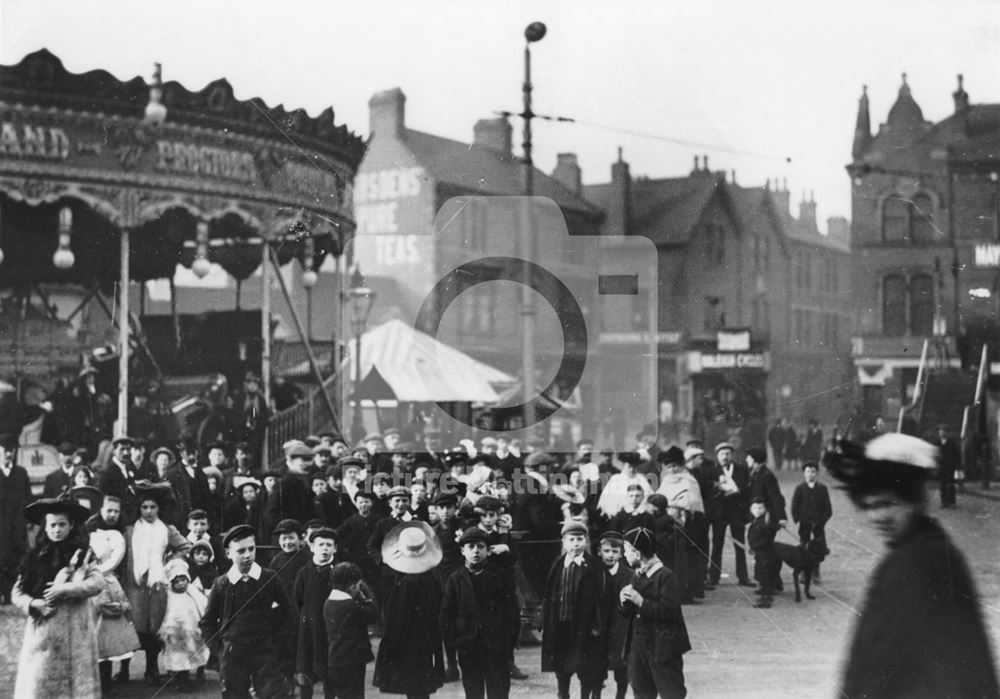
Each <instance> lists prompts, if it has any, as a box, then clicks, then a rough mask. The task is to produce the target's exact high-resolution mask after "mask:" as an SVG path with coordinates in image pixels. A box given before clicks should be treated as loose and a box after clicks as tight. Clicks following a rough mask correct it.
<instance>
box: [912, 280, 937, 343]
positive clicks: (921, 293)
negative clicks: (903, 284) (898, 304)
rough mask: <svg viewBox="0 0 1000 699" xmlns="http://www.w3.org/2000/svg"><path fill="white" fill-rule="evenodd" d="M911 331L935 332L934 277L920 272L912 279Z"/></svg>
mask: <svg viewBox="0 0 1000 699" xmlns="http://www.w3.org/2000/svg"><path fill="white" fill-rule="evenodd" d="M910 332H912V333H913V334H914V335H931V334H933V333H934V278H933V277H931V275H929V274H918V275H916V276H914V277H913V278H912V279H910Z"/></svg>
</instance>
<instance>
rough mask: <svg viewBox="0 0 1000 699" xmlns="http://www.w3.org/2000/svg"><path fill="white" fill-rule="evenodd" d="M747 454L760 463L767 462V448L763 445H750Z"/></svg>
mask: <svg viewBox="0 0 1000 699" xmlns="http://www.w3.org/2000/svg"><path fill="white" fill-rule="evenodd" d="M747 456H749V457H750V458H751V459H753V460H754V461H755V462H757V463H758V464H766V463H767V449H764V448H763V447H750V448H749V449H747Z"/></svg>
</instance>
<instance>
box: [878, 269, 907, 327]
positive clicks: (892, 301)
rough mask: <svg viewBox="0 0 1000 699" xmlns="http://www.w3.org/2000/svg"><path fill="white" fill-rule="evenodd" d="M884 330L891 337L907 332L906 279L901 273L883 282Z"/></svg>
mask: <svg viewBox="0 0 1000 699" xmlns="http://www.w3.org/2000/svg"><path fill="white" fill-rule="evenodd" d="M882 332H883V333H884V334H885V335H889V336H891V337H899V336H902V335H905V334H906V280H905V279H904V278H903V277H902V276H899V275H892V276H888V277H886V278H885V279H884V280H883V282H882Z"/></svg>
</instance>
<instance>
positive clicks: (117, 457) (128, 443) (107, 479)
mask: <svg viewBox="0 0 1000 699" xmlns="http://www.w3.org/2000/svg"><path fill="white" fill-rule="evenodd" d="M111 448H112V450H113V451H112V455H111V461H110V462H109V463H108V465H107V467H106V468H105V469H104V470H103V471H101V475H100V476H99V477H98V479H97V489H98V490H100V491H101V492H102V493H103V494H104V495H117V496H118V497H119V498H120V499H121V503H122V519H123V521H125V522H128V523H131V522H134V521H135V520H136V519H138V517H139V503H138V501H137V499H136V494H135V469H134V468H133V467H132V440H131V439H130V438H128V437H117V438H116V439H115V440H114V441H113V442H112V443H111Z"/></svg>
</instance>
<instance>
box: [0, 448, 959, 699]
mask: <svg viewBox="0 0 1000 699" xmlns="http://www.w3.org/2000/svg"><path fill="white" fill-rule="evenodd" d="M421 439H422V444H420V445H419V446H418V445H416V444H414V443H413V442H409V441H403V440H401V438H400V435H399V433H398V432H396V431H395V430H390V431H387V432H386V433H385V434H369V435H367V436H366V437H365V438H364V439H363V440H362V442H361V443H360V444H358V445H356V446H355V447H354V448H352V447H350V446H349V445H348V443H347V442H346V441H345V440H344V439H343V438H342V437H341V436H339V435H336V434H332V433H330V434H321V435H315V436H309V437H307V438H305V439H303V440H301V441H300V440H293V441H290V442H288V443H286V444H285V445H284V463H283V464H282V466H281V467H280V468H278V469H264V468H262V466H261V465H260V464H258V463H257V462H256V461H255V451H254V449H253V447H252V446H251V445H250V444H247V443H239V444H236V445H233V446H232V448H230V445H228V444H225V443H217V444H212V445H210V446H209V447H208V448H207V449H204V450H200V449H199V448H198V445H197V444H195V443H194V442H192V441H190V440H181V441H180V442H179V443H177V444H176V445H175V447H174V448H167V447H160V448H157V449H155V450H153V451H152V452H151V453H149V454H147V445H146V444H145V443H143V442H142V441H141V440H137V439H130V438H127V437H120V438H117V439H115V440H114V441H113V449H112V455H111V459H110V461H109V462H108V463H107V464H106V465H105V466H104V467H103V468H102V469H99V470H98V471H97V472H96V473H94V474H92V476H91V478H90V480H88V481H87V482H83V479H78V478H77V476H78V474H79V473H81V471H80V469H81V468H84V467H85V465H83V464H80V463H78V461H79V458H80V455H79V454H78V452H77V450H76V449H75V448H73V445H69V444H66V445H63V447H61V448H60V453H61V454H62V457H63V463H62V464H61V466H60V468H59V469H58V470H57V471H55V472H53V473H52V474H51V475H50V476H49V478H47V479H46V483H45V491H44V493H43V496H42V497H41V498H38V499H33V498H32V496H31V492H30V487H29V484H28V481H27V475H26V473H23V469H20V468H19V467H16V466H13V465H12V453H13V450H14V449H15V448H16V442H15V441H14V440H12V439H9V438H4V439H2V440H0V465H2V469H0V495H2V498H0V516H2V520H0V526H2V527H3V528H4V530H3V531H2V532H0V541H2V542H3V549H2V550H0V554H2V556H0V572H2V574H3V578H2V580H0V583H2V586H0V594H2V595H3V597H2V598H0V602H6V603H13V604H15V605H16V606H17V607H18V608H20V609H22V610H23V611H24V612H25V614H27V615H28V624H27V627H26V632H25V641H24V645H23V649H22V656H21V659H20V663H19V666H18V677H17V688H16V690H15V693H16V694H17V695H18V696H22V695H23V696H49V695H66V696H69V695H72V696H77V697H84V696H100V695H102V694H103V695H105V696H106V695H108V694H111V693H112V692H113V691H114V690H115V688H116V686H120V685H123V684H125V683H128V682H130V681H131V680H132V668H131V666H130V665H131V659H132V657H133V655H134V653H135V652H137V651H139V650H141V651H143V652H144V658H145V669H144V672H143V675H144V679H145V680H146V681H147V682H148V683H149V684H151V685H154V686H163V685H164V684H165V683H167V682H170V683H172V684H174V685H176V686H177V687H179V688H180V689H182V690H190V689H193V688H194V687H197V686H198V685H200V684H201V683H203V682H205V681H206V670H212V671H216V672H218V676H219V679H220V682H221V688H222V693H223V696H237V697H248V696H250V688H251V687H252V688H253V691H254V695H255V696H257V697H277V696H290V695H291V694H292V693H293V692H295V691H297V692H298V694H299V696H302V697H307V698H308V697H312V696H313V693H314V691H315V688H316V687H317V686H320V685H322V691H323V692H324V695H325V696H327V697H360V696H364V693H365V687H364V684H365V683H364V679H365V676H366V674H365V673H366V667H367V666H368V664H369V663H371V662H372V661H374V678H373V683H374V686H375V687H377V688H379V689H380V690H381V691H382V692H387V693H398V694H406V695H407V696H409V697H427V696H429V695H430V694H433V693H434V692H435V691H436V690H438V689H439V688H441V687H442V686H443V685H444V684H445V683H447V682H456V681H459V680H460V681H461V682H462V685H463V688H464V690H465V694H466V696H467V697H483V696H489V697H490V698H491V699H495V698H497V697H506V696H508V694H509V692H510V686H511V680H512V679H523V678H525V677H526V676H527V675H526V673H524V672H523V671H522V670H521V669H520V668H519V667H518V666H517V665H516V663H515V661H514V650H515V648H516V647H517V645H518V643H519V639H520V638H521V631H522V627H523V626H524V625H525V624H527V625H529V626H536V627H537V628H538V629H539V630H540V631H541V660H542V663H541V669H542V672H544V673H547V672H551V673H554V674H555V679H556V687H557V693H558V696H559V697H561V698H566V699H568V697H569V696H570V686H571V680H572V678H573V676H574V675H576V677H577V681H578V683H579V686H580V694H581V696H582V697H586V698H588V699H589V698H591V697H593V698H596V697H599V696H600V695H601V692H602V689H603V687H604V686H605V684H606V683H608V682H609V680H610V682H612V683H613V687H614V691H615V696H616V698H617V699H622V698H623V697H624V696H625V693H626V691H627V689H628V688H629V687H631V689H632V691H633V694H634V696H636V697H654V696H657V695H659V696H662V697H684V696H685V695H686V689H685V681H684V664H683V656H684V654H685V653H686V652H687V651H688V650H690V648H691V646H690V642H689V639H688V635H687V630H686V626H685V622H684V615H683V611H682V607H683V606H685V605H692V604H700V603H702V600H705V598H706V595H707V594H710V593H711V592H712V591H713V590H715V589H716V588H717V586H718V585H719V584H720V582H721V581H722V574H723V570H724V564H725V562H724V560H723V557H724V545H725V541H726V538H727V534H728V536H729V538H730V539H731V540H732V541H733V544H734V546H733V561H732V565H731V567H730V570H734V572H735V580H734V582H735V584H737V585H739V586H745V587H753V588H755V589H756V592H757V600H756V604H755V606H758V607H769V606H770V605H771V604H772V603H773V602H774V599H775V596H776V595H777V594H779V593H780V592H781V591H782V581H781V576H780V567H781V561H780V558H779V557H778V556H777V555H776V554H775V537H776V535H777V534H778V532H779V531H780V530H781V528H783V527H787V526H788V525H787V520H788V519H789V517H788V514H789V510H788V509H787V508H786V502H785V499H784V496H783V495H782V492H781V488H780V487H779V483H778V480H777V477H776V476H775V474H774V473H773V472H772V470H771V469H770V468H769V467H768V463H767V462H768V453H767V450H766V449H765V448H763V447H753V448H750V449H747V450H745V453H743V454H742V457H743V458H737V450H736V449H735V448H734V446H733V445H732V444H729V443H726V442H723V443H720V444H717V445H714V446H713V448H712V450H711V451H710V452H709V453H706V449H705V447H704V445H702V444H701V443H700V442H698V441H697V440H692V441H690V442H688V443H687V444H686V446H685V448H681V447H679V446H671V447H669V448H665V449H659V448H657V446H655V445H654V444H650V443H643V444H642V445H641V446H640V448H639V449H637V450H635V451H630V452H622V453H613V452H611V451H597V450H595V448H594V444H593V443H592V442H587V441H582V442H580V443H579V444H578V445H577V451H576V452H575V453H574V454H567V455H557V454H552V453H547V452H545V451H541V450H528V449H525V450H523V451H522V450H521V449H520V445H519V444H518V443H517V442H512V440H509V439H507V438H506V437H504V436H500V437H498V438H492V437H487V438H484V439H483V440H482V441H481V442H479V443H478V444H475V443H472V442H471V441H468V440H466V441H464V442H463V443H462V444H461V445H459V446H457V447H454V448H451V449H442V448H441V440H440V435H438V434H437V433H434V432H432V431H427V432H425V433H424V434H423V435H422V437H421ZM917 441H919V440H917ZM922 444H926V443H922ZM927 446H928V447H929V448H931V449H934V447H931V446H930V445H927ZM202 452H204V453H202ZM842 453H843V452H842V450H841V448H840V447H838V448H837V450H836V451H835V452H832V454H833V455H834V461H835V462H836V461H837V459H838V458H841V456H840V455H842ZM830 456H831V455H830V454H828V455H827V457H828V460H829V458H830ZM893 458H895V459H896V461H895V462H893V463H896V462H898V461H900V459H902V457H900V456H898V455H896V456H894V457H893ZM887 460H888V458H887V457H886V458H883V459H881V460H879V462H881V461H887ZM869 461H872V462H874V460H872V459H869ZM837 463H843V459H842V458H841V461H839V462H837ZM819 470H820V469H819V464H817V463H816V462H805V463H804V464H802V474H803V475H802V481H801V483H800V484H799V485H798V486H797V488H796V490H795V492H794V495H793V498H792V501H791V508H790V514H791V521H793V522H794V523H795V524H796V525H797V526H798V530H797V534H798V538H799V540H800V542H801V543H802V544H806V543H807V542H809V541H813V540H815V541H817V542H819V543H820V544H821V546H822V547H823V548H824V549H825V547H826V534H825V525H826V523H827V522H828V521H829V519H830V518H831V516H832V514H833V512H832V507H831V501H830V496H829V492H828V491H827V489H826V487H825V486H824V485H823V484H821V483H819V482H818V475H819ZM837 473H838V474H839V475H838V477H839V478H841V480H844V481H845V482H848V483H849V485H850V486H851V487H854V488H855V490H856V491H858V492H859V493H862V494H864V495H867V494H869V492H871V491H874V492H880V491H878V489H877V488H873V485H872V484H873V483H874V484H875V485H877V486H880V487H884V489H886V490H889V491H891V492H893V493H895V492H896V490H898V489H899V488H898V487H897V485H898V483H899V482H901V481H902V478H901V476H900V475H899V473H901V471H900V470H899V469H898V468H897V469H896V470H895V471H893V477H892V478H891V479H888V480H884V481H883V480H877V479H875V480H870V481H869V480H865V481H863V483H862V486H858V485H856V484H853V485H851V483H850V478H851V477H852V473H853V472H848V471H847V470H844V469H841V471H839V472H837ZM845 474H847V475H845ZM913 480H914V482H916V481H917V478H916V477H913ZM919 483H920V484H921V485H922V483H923V481H922V480H920V481H919ZM893 484H897V485H893ZM893 488H895V489H896V490H893ZM866 489H867V490H866ZM906 492H907V493H910V492H911V491H909V490H907V491H906ZM865 506H866V507H867V505H865ZM870 509H872V508H870ZM28 525H36V526H38V527H39V531H38V532H37V535H35V540H34V541H33V542H32V543H33V546H30V547H29V545H28V544H29V527H28ZM528 542H537V543H541V542H551V543H553V544H554V548H552V549H549V550H550V551H551V555H550V556H549V557H548V560H545V561H543V562H542V564H543V565H542V568H543V570H544V571H545V574H544V575H543V576H541V579H539V580H537V581H531V580H528V577H529V576H525V573H524V571H525V569H526V568H527V564H528V563H529V561H528V560H527V557H525V560H524V561H522V560H520V558H521V556H522V555H523V553H522V552H523V551H524V550H526V549H525V544H526V543H528ZM542 550H545V549H542V548H537V549H535V551H542ZM748 553H749V554H750V555H751V556H752V558H753V562H754V565H753V569H752V571H751V570H750V569H749V568H748V565H747V554H748ZM538 556H539V554H537V553H534V554H532V556H531V557H532V558H534V559H537V558H538ZM530 562H531V563H533V564H535V565H537V564H538V561H537V560H534V561H530ZM522 563H523V564H525V565H522ZM970 585H971V582H970ZM533 597H537V598H538V599H540V600H541V604H540V609H537V610H535V609H533V608H532V607H531V604H530V602H531V599H530V598H533ZM57 617H58V619H59V620H60V623H58V624H55V623H52V622H53V620H55V619H56V618H57ZM865 628H867V627H865ZM865 633H868V631H865ZM373 636H375V637H379V638H380V641H379V643H378V651H377V656H376V654H375V653H374V652H373V644H372V641H371V638H372V637H373ZM56 638H57V639H58V640H59V641H68V642H54V639H56ZM116 663H117V672H115V669H116V668H115V664H116ZM849 696H865V695H864V694H856V695H855V694H849Z"/></svg>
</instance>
